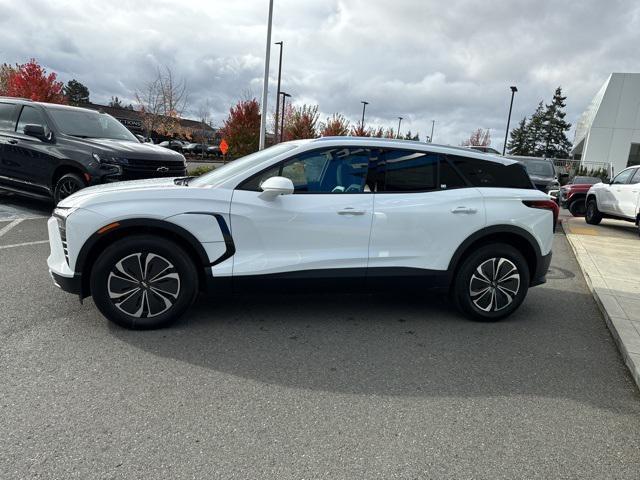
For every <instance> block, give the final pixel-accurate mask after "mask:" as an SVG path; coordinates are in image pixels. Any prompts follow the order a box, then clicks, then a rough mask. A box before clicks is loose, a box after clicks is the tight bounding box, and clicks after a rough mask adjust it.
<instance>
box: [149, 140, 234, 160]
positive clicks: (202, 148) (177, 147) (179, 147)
mask: <svg viewBox="0 0 640 480" xmlns="http://www.w3.org/2000/svg"><path fill="white" fill-rule="evenodd" d="M158 145H159V146H161V147H164V148H168V149H170V150H174V151H176V152H180V153H182V154H184V155H203V154H204V155H213V156H216V157H219V156H221V155H222V152H221V151H220V147H217V146H214V145H207V144H204V143H191V142H185V141H183V140H165V141H164V142H160V143H159V144H158Z"/></svg>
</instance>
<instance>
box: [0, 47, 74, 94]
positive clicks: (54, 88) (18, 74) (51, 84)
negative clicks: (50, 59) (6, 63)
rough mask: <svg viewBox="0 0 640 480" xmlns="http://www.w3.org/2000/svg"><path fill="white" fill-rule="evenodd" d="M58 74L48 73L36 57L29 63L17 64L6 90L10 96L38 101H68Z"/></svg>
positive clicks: (8, 78)
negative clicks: (58, 79)
mask: <svg viewBox="0 0 640 480" xmlns="http://www.w3.org/2000/svg"><path fill="white" fill-rule="evenodd" d="M57 78H58V76H57V75H56V74H55V73H54V72H51V73H47V71H46V70H45V69H44V68H42V67H41V66H40V65H39V64H38V62H36V60H35V59H34V58H32V59H31V60H29V61H28V62H27V63H24V64H22V65H17V66H16V68H15V69H14V70H12V71H10V72H9V74H8V76H7V80H6V82H7V86H6V90H5V92H4V94H5V95H7V96H9V97H22V98H28V99H30V100H34V101H38V102H48V103H63V104H64V103H67V100H66V98H65V96H64V93H63V91H62V88H63V84H62V82H59V81H57Z"/></svg>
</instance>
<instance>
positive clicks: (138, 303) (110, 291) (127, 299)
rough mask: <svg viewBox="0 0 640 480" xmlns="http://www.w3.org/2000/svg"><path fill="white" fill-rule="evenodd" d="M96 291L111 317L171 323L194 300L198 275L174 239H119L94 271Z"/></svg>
mask: <svg viewBox="0 0 640 480" xmlns="http://www.w3.org/2000/svg"><path fill="white" fill-rule="evenodd" d="M90 288H91V295H92V296H93V300H94V302H95V304H96V306H97V307H98V310H100V312H101V313H102V314H103V315H104V316H105V317H107V318H108V319H109V320H111V321H113V322H115V323H117V324H118V325H120V326H122V327H125V328H130V329H154V328H162V327H165V326H168V325H169V324H171V323H172V322H174V321H175V320H176V319H177V318H178V317H180V316H181V315H182V314H183V313H184V312H185V311H186V310H187V309H188V308H189V306H190V305H191V304H192V303H193V301H194V299H195V297H196V294H197V292H198V274H197V272H196V269H195V266H194V263H193V261H192V260H191V258H190V257H189V255H188V254H187V253H186V252H185V251H184V250H183V249H182V248H181V247H180V246H179V245H177V244H175V243H174V242H172V241H170V240H168V239H164V238H158V237H154V236H149V235H135V236H130V237H127V238H124V239H122V240H118V241H117V242H115V243H114V244H112V245H111V246H109V247H108V248H107V249H106V250H104V252H103V253H102V254H101V255H100V257H98V259H97V261H96V263H95V264H94V266H93V268H92V270H91V279H90Z"/></svg>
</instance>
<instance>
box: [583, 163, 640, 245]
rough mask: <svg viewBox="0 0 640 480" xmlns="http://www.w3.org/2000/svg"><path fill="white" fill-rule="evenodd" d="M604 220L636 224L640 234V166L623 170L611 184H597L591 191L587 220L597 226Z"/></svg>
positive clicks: (588, 194)
mask: <svg viewBox="0 0 640 480" xmlns="http://www.w3.org/2000/svg"><path fill="white" fill-rule="evenodd" d="M603 218H615V219H618V220H626V221H629V222H634V223H635V224H636V225H638V232H639V233H640V165H636V166H633V167H629V168H626V169H624V170H622V171H621V172H620V173H618V175H616V176H615V177H614V178H613V180H611V182H610V183H597V184H595V185H593V186H592V187H591V188H590V189H589V191H588V192H587V198H586V213H585V220H586V222H587V223H589V224H591V225H597V224H599V223H600V222H601V221H602V219H603Z"/></svg>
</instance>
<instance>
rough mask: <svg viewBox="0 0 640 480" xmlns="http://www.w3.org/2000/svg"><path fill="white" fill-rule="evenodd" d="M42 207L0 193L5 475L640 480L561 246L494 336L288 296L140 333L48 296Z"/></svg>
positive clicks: (577, 281) (1, 473)
mask: <svg viewBox="0 0 640 480" xmlns="http://www.w3.org/2000/svg"><path fill="white" fill-rule="evenodd" d="M49 211H50V207H49V206H47V205H45V204H40V203H38V202H30V201H28V200H24V199H17V198H16V197H13V196H7V195H1V196H0V232H2V233H0V271H1V272H2V275H1V276H0V288H1V290H0V291H1V292H2V308H1V309H0V334H1V338H2V348H1V349H0V385H2V387H1V388H0V432H2V434H1V435H0V478H2V479H13V478H64V479H70V478H79V479H93V478H96V479H98V478H99V479H111V478H153V479H163V478H166V479H181V478H225V479H230V478H238V479H246V478H277V479H288V478H332V479H334V478H335V479H338V478H345V479H355V478H363V479H365V478H366V479H371V478H385V479H387V478H402V479H409V478H412V479H413V478H492V479H495V478H508V479H513V478H630V479H637V478H638V471H639V468H640V436H639V435H638V432H639V431H640V394H639V393H638V391H637V389H636V387H635V384H634V383H633V381H632V379H631V377H630V376H629V374H628V372H627V370H626V368H625V366H624V364H623V363H622V361H621V358H620V355H619V354H618V351H617V350H616V347H615V344H614V342H613V340H612V338H611V336H610V334H609V331H608V330H607V327H606V326H605V323H604V321H603V320H602V318H601V316H600V313H599V311H598V309H597V307H596V305H595V303H594V301H593V299H592V297H591V295H590V294H589V292H588V290H587V288H586V285H585V282H584V279H583V278H582V275H581V274H580V270H579V269H578V266H577V264H576V262H575V259H574V258H573V255H572V253H571V251H570V249H569V247H568V245H567V242H566V239H565V238H564V235H563V233H562V232H561V231H559V232H558V233H557V234H556V238H555V244H554V259H553V264H552V271H551V272H550V274H549V277H548V278H549V281H548V283H547V284H546V285H544V286H541V287H536V288H534V289H532V290H531V291H530V292H529V296H528V298H527V300H526V301H525V303H524V305H523V306H522V307H521V308H520V310H519V311H518V312H517V313H516V314H514V315H513V316H512V317H510V318H509V319H508V320H506V321H502V322H499V323H488V324H483V323H476V322H471V321H468V320H466V319H464V318H462V317H460V316H459V315H458V313H457V312H456V311H455V310H454V309H453V308H452V307H451V306H450V305H449V304H448V303H447V301H446V299H445V298H440V297H437V296H429V295H425V296H424V297H423V298H415V297H402V296H393V297H384V296H368V295H344V296H336V295H331V296H328V295H316V296H296V297H291V296H286V295H284V294H283V295H270V296H263V297H242V298H229V299H226V300H216V301H212V300H208V299H200V300H199V301H198V302H197V304H196V305H195V306H194V308H193V309H192V311H191V312H190V313H189V314H187V315H186V316H185V317H184V318H183V319H182V320H181V321H180V322H179V323H178V324H177V325H176V326H175V327H173V328H170V329H166V330H160V331H151V332H132V331H127V330H123V329H120V328H118V327H116V326H114V325H111V324H109V323H107V321H106V320H104V319H103V318H102V317H101V316H100V314H99V313H98V312H97V310H96V309H95V307H94V306H93V304H92V302H91V300H90V299H88V300H87V301H85V302H84V304H83V305H81V304H80V303H79V302H78V299H77V298H75V297H73V296H70V295H67V294H65V293H64V292H62V291H60V290H58V289H57V288H56V287H54V286H53V284H52V282H51V280H50V278H49V276H48V274H47V271H46V264H45V260H46V257H47V255H48V252H49V248H48V245H47V244H46V243H44V241H45V240H46V229H45V223H46V219H45V218H44V217H45V216H46V215H48V212H49ZM17 220H18V221H17ZM20 220H21V221H20ZM10 224H13V226H11V227H10V228H8V226H9V225H10Z"/></svg>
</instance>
